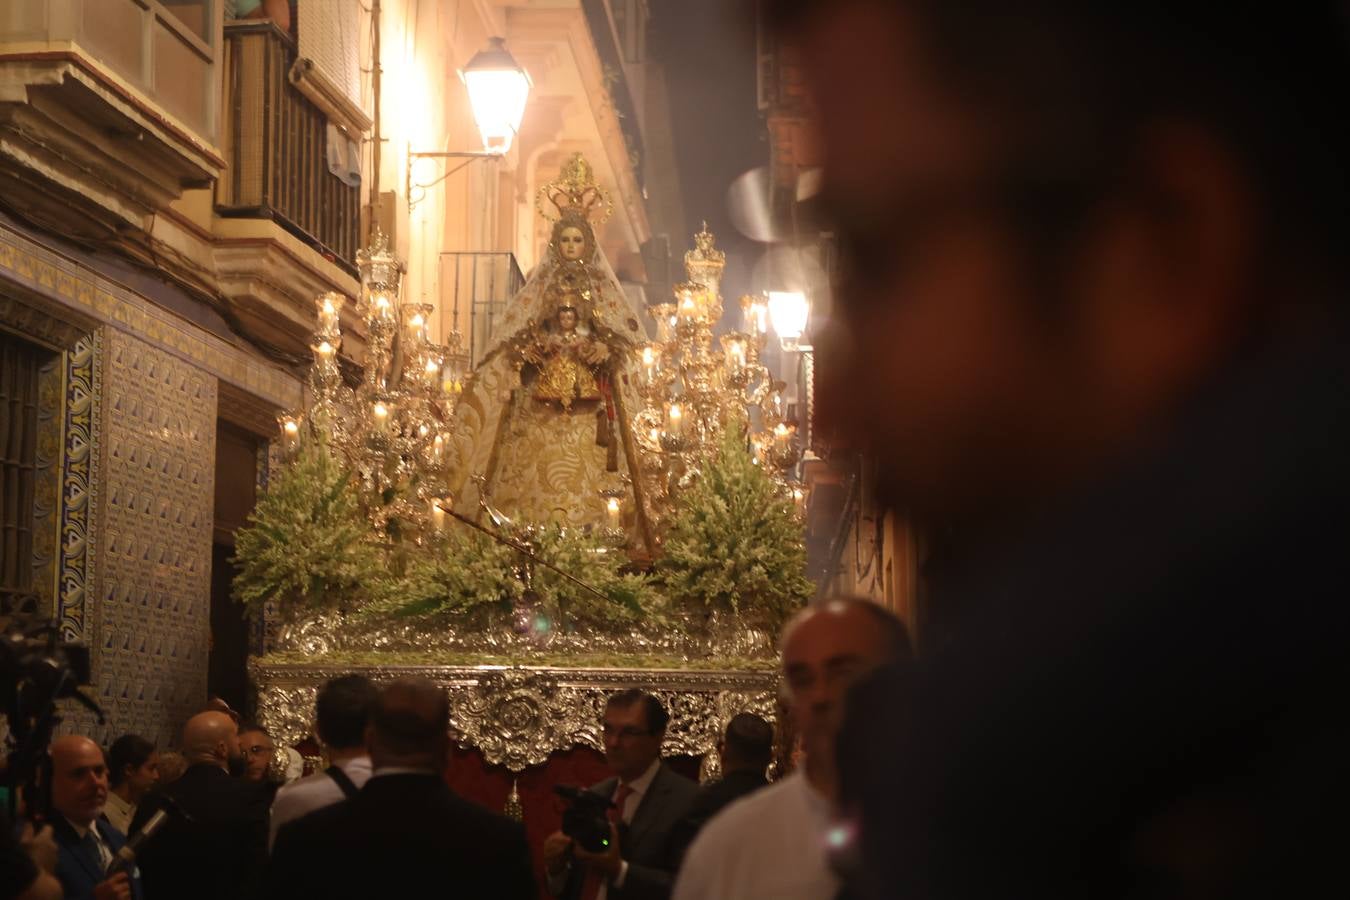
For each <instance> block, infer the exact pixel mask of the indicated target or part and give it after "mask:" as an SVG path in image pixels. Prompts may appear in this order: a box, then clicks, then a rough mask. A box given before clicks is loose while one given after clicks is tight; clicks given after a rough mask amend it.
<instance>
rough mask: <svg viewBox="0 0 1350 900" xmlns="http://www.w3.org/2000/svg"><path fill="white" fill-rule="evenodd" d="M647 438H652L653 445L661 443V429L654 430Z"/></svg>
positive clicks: (649, 432)
mask: <svg viewBox="0 0 1350 900" xmlns="http://www.w3.org/2000/svg"><path fill="white" fill-rule="evenodd" d="M647 437H649V438H651V441H652V443H653V444H659V443H661V429H659V428H653V429H651V430H650V431H648V432H647Z"/></svg>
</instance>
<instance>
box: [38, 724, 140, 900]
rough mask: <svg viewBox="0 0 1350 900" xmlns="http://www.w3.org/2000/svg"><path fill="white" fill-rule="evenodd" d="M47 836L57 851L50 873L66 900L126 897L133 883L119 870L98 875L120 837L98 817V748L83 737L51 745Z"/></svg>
mask: <svg viewBox="0 0 1350 900" xmlns="http://www.w3.org/2000/svg"><path fill="white" fill-rule="evenodd" d="M49 752H50V753H51V779H52V783H51V793H52V816H51V824H52V836H53V838H54V839H55V840H56V846H57V847H58V848H59V854H58V856H57V861H56V877H57V879H58V880H59V881H60V882H61V889H62V890H63V891H64V892H65V896H66V900H132V898H137V897H140V896H141V894H140V890H139V886H138V885H137V884H136V883H134V882H133V881H132V880H131V879H129V878H128V877H127V874H126V873H125V872H119V873H118V874H117V875H114V876H113V877H112V878H105V877H104V873H105V872H106V871H107V869H108V864H109V863H110V862H112V860H113V857H114V856H116V854H117V851H118V850H121V849H122V845H123V844H125V843H126V835H124V834H122V832H120V831H118V830H117V829H116V828H114V827H113V826H112V825H110V824H109V823H108V821H107V820H106V819H103V818H101V816H102V814H103V804H104V803H106V802H107V801H108V767H107V764H106V763H105V762H104V759H103V751H102V750H101V749H99V746H98V744H95V743H94V742H93V741H91V740H89V738H87V737H82V736H80V735H75V734H70V735H65V736H63V737H59V738H57V739H56V740H55V741H53V742H52V745H51V749H50V751H49Z"/></svg>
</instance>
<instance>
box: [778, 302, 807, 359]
mask: <svg viewBox="0 0 1350 900" xmlns="http://www.w3.org/2000/svg"><path fill="white" fill-rule="evenodd" d="M809 312H810V305H809V304H808V303H807V302H806V295H805V294H803V293H802V292H801V291H769V321H770V322H772V323H773V330H774V331H775V332H777V334H778V340H779V342H780V343H781V344H782V345H783V349H784V350H796V349H797V344H798V341H799V340H800V339H801V336H802V332H804V331H806V316H807V313H809Z"/></svg>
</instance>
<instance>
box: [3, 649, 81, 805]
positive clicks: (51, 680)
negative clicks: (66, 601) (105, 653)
mask: <svg viewBox="0 0 1350 900" xmlns="http://www.w3.org/2000/svg"><path fill="white" fill-rule="evenodd" d="M40 636H41V637H40ZM89 681H90V667H89V648H88V647H86V646H84V645H83V644H76V643H67V642H63V641H61V640H60V638H59V629H58V627H57V625H56V623H50V624H47V623H44V624H40V625H38V626H37V627H35V628H30V629H29V630H28V631H26V632H25V631H9V632H4V633H0V704H3V707H0V715H3V716H4V717H5V719H7V720H8V723H9V733H10V740H11V743H12V744H13V746H14V749H13V750H12V751H11V752H10V754H9V758H8V760H7V767H6V768H7V772H6V776H7V781H8V786H9V788H10V791H9V803H10V813H11V816H12V815H13V813H14V812H15V809H16V805H17V802H18V796H17V795H18V792H17V790H16V789H17V788H18V787H19V786H21V785H22V786H23V787H24V788H25V789H26V792H27V794H28V796H29V802H28V809H29V812H30V813H33V814H36V815H41V814H43V813H45V812H46V809H47V803H46V802H45V796H44V795H45V791H46V789H47V787H48V786H47V785H46V784H45V783H44V784H43V786H42V788H43V789H42V791H40V792H38V791H35V790H34V785H33V783H32V782H33V777H34V775H35V774H36V773H37V770H38V762H39V760H40V759H42V757H43V756H44V754H45V753H46V751H47V744H48V743H49V742H50V741H51V737H52V728H53V727H54V726H55V725H56V723H57V722H58V721H59V716H58V715H57V714H56V702H57V701H58V700H65V699H71V700H76V701H78V702H79V703H81V704H82V705H83V706H84V707H86V708H87V709H89V710H90V711H91V712H93V713H94V714H95V715H96V716H98V719H99V721H100V722H102V721H103V711H102V710H101V709H99V707H98V704H97V703H95V702H94V701H93V700H91V699H89V698H88V697H86V696H85V695H84V694H82V693H80V690H79V688H80V685H82V684H88V683H89Z"/></svg>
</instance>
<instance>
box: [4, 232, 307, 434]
mask: <svg viewBox="0 0 1350 900" xmlns="http://www.w3.org/2000/svg"><path fill="white" fill-rule="evenodd" d="M0 277H3V278H7V279H9V280H12V281H14V282H16V283H17V284H19V285H20V286H21V287H24V288H27V289H28V290H30V291H33V292H35V293H37V294H40V295H42V296H45V297H47V298H49V299H51V300H52V301H54V302H57V303H60V304H63V305H66V306H69V307H73V308H74V309H76V310H77V311H79V312H81V313H84V314H85V315H87V316H91V317H92V318H94V319H97V320H98V321H100V322H103V323H106V324H108V325H111V326H113V327H115V328H118V329H120V330H122V331H126V332H128V333H130V334H132V335H135V336H136V337H138V338H140V339H142V340H144V341H146V342H147V343H150V344H152V345H154V346H156V347H159V348H160V349H162V350H165V351H167V352H169V353H172V354H173V355H175V356H177V357H179V358H181V359H183V360H185V361H186V362H188V363H191V364H192V365H195V366H197V367H198V368H201V369H203V370H205V371H206V372H209V373H210V374H212V375H215V376H216V377H217V378H219V379H221V380H222V381H225V382H228V383H229V384H231V385H234V386H235V387H237V388H240V389H242V390H244V391H246V392H248V393H250V394H253V395H254V396H256V397H258V398H260V399H261V400H263V401H265V402H267V403H269V404H271V405H273V406H275V407H277V408H279V409H290V408H293V407H296V406H299V405H300V401H301V392H302V383H301V381H300V380H299V379H297V378H295V377H294V376H292V375H290V374H289V373H287V372H286V371H284V370H283V369H281V368H280V367H278V366H276V365H273V364H272V363H270V362H267V361H264V360H261V359H259V358H257V357H256V356H253V355H252V354H250V353H249V352H247V351H246V350H243V349H241V348H239V347H236V346H234V345H232V344H230V343H229V342H227V341H224V340H221V339H220V338H219V337H216V336H215V335H213V334H210V333H208V332H206V331H203V330H202V329H200V328H198V327H196V326H195V325H193V324H192V323H191V322H188V321H187V320H185V319H183V318H181V317H180V316H178V315H176V314H174V313H172V312H169V311H168V310H166V309H163V308H161V307H159V306H156V305H155V304H154V303H153V302H152V301H150V300H148V299H146V298H145V297H143V296H142V295H140V294H138V293H136V292H135V291H133V290H131V289H130V288H128V287H126V286H125V285H121V284H118V283H117V282H115V281H113V280H111V279H109V278H107V277H106V276H104V275H101V274H99V273H98V272H96V271H94V270H93V269H91V268H89V267H88V266H85V265H82V264H80V263H78V262H76V261H74V260H72V259H69V258H67V257H65V256H62V255H61V254H59V253H57V252H56V251H54V250H52V249H51V248H49V247H46V246H43V245H42V244H40V243H38V242H37V241H34V240H32V239H30V238H28V237H26V236H24V235H21V234H19V233H18V232H15V231H13V230H11V229H9V228H6V227H4V226H3V225H0Z"/></svg>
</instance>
